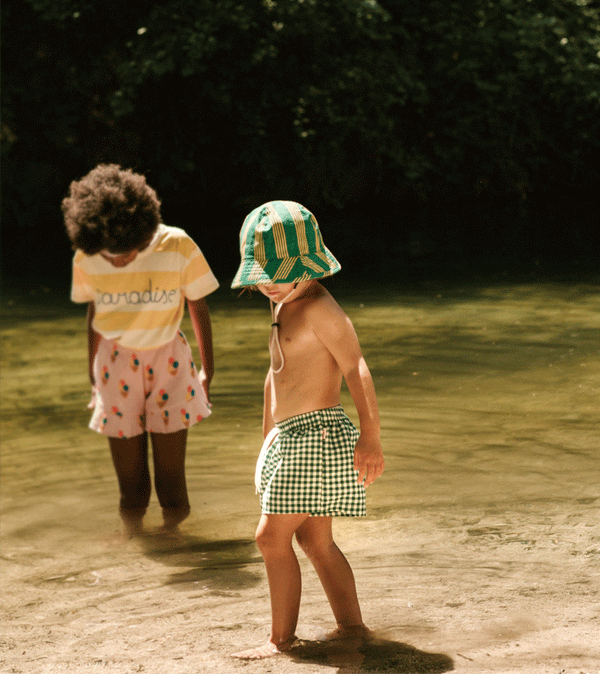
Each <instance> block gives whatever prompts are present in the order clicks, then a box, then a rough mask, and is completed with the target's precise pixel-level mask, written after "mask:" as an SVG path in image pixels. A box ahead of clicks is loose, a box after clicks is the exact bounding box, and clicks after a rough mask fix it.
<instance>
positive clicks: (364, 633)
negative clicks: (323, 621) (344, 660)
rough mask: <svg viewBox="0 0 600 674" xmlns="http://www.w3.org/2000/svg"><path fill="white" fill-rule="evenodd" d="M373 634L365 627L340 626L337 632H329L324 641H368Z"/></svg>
mask: <svg viewBox="0 0 600 674" xmlns="http://www.w3.org/2000/svg"><path fill="white" fill-rule="evenodd" d="M371 636H373V633H372V632H371V630H370V629H369V628H368V627H367V626H366V625H350V626H347V627H344V626H340V627H338V628H337V630H333V632H329V634H327V635H326V636H325V641H339V640H341V639H368V638H369V637H371Z"/></svg>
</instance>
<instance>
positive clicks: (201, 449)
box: [1, 284, 600, 672]
mask: <svg viewBox="0 0 600 674" xmlns="http://www.w3.org/2000/svg"><path fill="white" fill-rule="evenodd" d="M334 294H336V296H337V297H338V298H339V300H340V303H341V304H342V305H343V306H344V308H345V309H346V311H347V312H348V314H349V315H350V317H351V318H352V319H353V322H354V323H355V326H356V329H357V332H358V334H359V337H360V340H361V343H362V345H363V351H364V353H365V356H366V359H367V362H368V363H369V366H370V367H371V369H372V372H373V375H374V379H375V384H376V387H377V392H378V398H379V403H380V408H381V418H382V439H383V444H384V451H385V452H386V472H385V474H384V476H383V477H382V478H381V479H380V480H379V481H378V482H377V483H376V484H375V485H374V486H373V487H371V488H370V489H369V496H368V507H369V513H370V516H369V517H368V518H367V519H366V520H364V521H360V522H356V521H352V522H346V521H344V522H336V529H337V532H338V533H337V534H336V538H337V540H338V541H339V543H340V546H341V547H342V549H343V550H344V552H345V553H346V554H347V556H348V557H349V559H350V561H351V564H352V566H353V568H354V569H355V573H356V576H357V582H358V584H359V595H360V596H361V602H362V604H363V609H364V612H365V620H366V622H367V624H368V625H369V626H370V627H377V628H382V629H385V631H386V634H390V635H393V638H394V639H396V641H392V640H389V641H388V640H385V639H381V640H379V641H374V642H372V643H369V644H362V645H361V647H360V648H358V649H354V650H352V648H350V649H345V647H343V646H342V645H340V644H335V643H334V644H332V643H326V644H324V643H322V642H313V641H304V642H302V644H301V645H300V646H299V647H298V650H297V652H296V653H295V655H294V657H296V658H297V659H298V661H301V660H303V661H306V662H314V663H322V664H323V665H324V666H325V665H326V666H333V667H338V668H340V670H343V667H345V666H346V664H345V663H344V658H346V657H348V658H350V660H352V662H353V664H352V666H355V667H359V670H358V671H397V672H408V671H415V672H420V671H422V672H442V671H447V669H448V668H449V667H450V665H451V660H450V657H449V656H447V655H436V653H440V652H444V653H446V652H449V651H450V652H452V653H454V654H455V655H456V654H458V655H460V653H466V652H469V653H470V655H469V656H468V657H467V661H468V660H469V658H470V659H471V660H473V659H475V660H476V658H477V653H478V651H477V649H479V648H483V647H484V645H485V648H486V649H487V651H486V652H490V649H492V648H494V647H495V646H494V645H495V644H496V645H497V644H501V643H503V640H505V641H506V640H507V639H513V640H514V641H517V640H523V639H526V638H527V635H528V634H533V633H536V632H539V631H540V630H543V629H545V627H546V626H549V625H553V624H555V623H557V622H558V623H560V622H561V620H563V618H562V614H561V613H560V607H561V606H566V605H568V606H569V611H570V617H569V622H570V623H574V622H577V620H579V619H585V616H586V610H587V609H586V608H585V607H586V606H589V604H590V597H591V596H592V594H593V592H594V590H593V588H594V578H595V576H594V573H593V568H594V567H593V563H594V562H595V563H596V564H597V562H598V560H599V559H600V545H599V542H600V532H598V531H597V524H598V517H597V509H598V505H599V504H600V489H599V486H598V482H599V480H598V464H597V451H598V446H599V443H598V430H597V423H598V399H599V398H598V393H599V390H600V384H599V383H598V382H599V381H600V300H599V299H598V298H599V295H598V287H597V286H596V285H588V286H585V285H571V286H567V285H559V284H548V285H543V284H539V285H528V286H514V287H511V286H506V287H490V288H464V289H456V288H454V289H451V290H448V289H444V288H441V287H440V288H433V287H432V288H431V289H430V290H428V291H423V292H414V293H408V292H404V293H401V292H397V291H390V290H389V289H387V290H383V291H382V290H381V289H379V290H377V291H374V290H368V289H366V290H364V291H362V290H361V291H357V292H352V293H344V292H343V288H342V291H341V292H338V291H334ZM10 301H12V302H13V303H12V305H9V302H10ZM2 308H3V321H2V325H3V329H2V340H3V343H2V351H1V358H2V363H1V365H2V454H1V461H2V512H3V526H2V557H3V559H2V563H3V565H4V567H5V572H4V573H3V577H4V587H5V589H7V590H8V592H5V598H6V600H7V602H8V604H9V605H11V606H13V611H14V616H15V621H17V622H15V623H14V624H15V625H16V627H15V628H14V630H15V632H14V634H15V635H16V636H15V637H14V639H15V643H17V642H19V640H20V639H22V638H25V637H26V636H27V635H25V633H24V632H22V631H19V630H20V629H22V628H21V627H19V625H21V623H22V622H23V621H25V623H27V624H29V623H30V624H32V625H38V624H39V625H41V626H43V625H45V624H46V623H47V621H49V620H50V621H51V620H55V616H63V617H60V620H62V621H64V624H65V625H70V624H73V625H74V626H75V627H77V625H78V624H81V625H86V626H89V625H93V626H95V627H94V629H95V630H96V631H97V632H98V634H102V630H103V629H105V628H106V629H107V630H108V629H109V628H110V629H112V630H113V631H114V630H117V631H118V630H120V627H121V626H122V625H123V624H127V625H128V626H133V625H135V624H137V623H135V619H136V616H138V617H139V616H144V620H147V621H153V620H154V621H158V620H159V617H157V616H158V614H157V610H156V609H155V605H156V604H157V602H158V603H160V602H164V601H167V602H175V601H176V599H175V597H174V595H173V593H175V594H176V595H177V596H179V597H181V596H183V595H185V594H186V593H187V592H190V591H193V594H192V595H191V598H190V601H189V602H188V604H189V606H187V607H186V611H188V612H190V615H195V612H196V611H197V610H198V605H199V603H200V605H201V607H202V610H203V611H204V612H205V613H207V614H208V615H211V616H212V617H211V618H210V620H212V622H211V623H210V624H211V625H212V630H213V632H214V630H223V635H224V636H223V639H225V638H228V639H230V641H231V649H230V650H231V652H233V651H234V650H236V647H237V648H239V646H240V644H245V643H248V642H249V639H248V634H244V635H240V634H237V635H235V637H231V635H229V636H228V630H229V631H231V630H245V631H246V632H252V634H255V635H256V643H260V640H262V639H263V638H264V635H265V629H266V623H267V622H268V614H269V610H268V592H267V590H266V586H265V580H264V570H263V566H262V562H261V560H260V556H259V555H258V552H257V550H256V547H255V545H254V542H253V532H254V529H255V526H256V523H257V520H258V514H259V512H258V502H257V498H256V496H255V494H254V487H253V474H254V462H255V459H256V455H257V452H258V450H259V448H260V445H261V437H260V428H261V407H262V382H263V379H264V375H265V373H266V370H267V367H268V352H267V348H266V344H267V338H268V331H269V317H268V308H267V307H266V305H265V303H264V302H263V301H262V298H251V299H248V298H233V297H231V298H230V297H227V296H226V293H223V295H222V296H220V297H219V296H218V295H217V296H216V298H215V299H213V300H212V301H211V309H212V317H213V331H214V339H215V361H216V377H215V381H214V385H213V388H212V402H213V404H214V413H213V415H212V417H211V418H209V419H208V420H206V421H205V422H202V423H201V424H199V425H198V426H196V427H195V428H194V429H193V430H192V431H191V432H190V436H189V443H188V460H187V477H188V487H189V493H190V499H191V502H192V515H191V517H190V519H189V520H188V521H186V522H185V523H184V526H183V527H182V534H181V537H180V538H179V539H176V540H167V539H164V538H161V537H160V536H158V535H155V534H152V533H151V532H152V531H153V529H154V527H156V526H157V525H158V524H160V512H159V510H160V509H159V508H158V504H157V503H156V499H155V498H153V499H152V502H151V508H150V510H149V513H148V515H147V525H148V528H149V531H150V533H149V534H148V535H146V536H144V537H142V538H140V539H138V540H136V541H130V542H127V543H125V544H124V543H123V542H122V541H121V540H120V539H119V540H118V539H117V536H116V533H117V531H118V528H119V526H120V521H119V517H118V513H117V501H118V495H117V483H116V479H115V477H114V475H113V470H112V465H111V463H110V457H109V453H108V448H107V443H106V440H105V439H104V438H102V437H100V436H97V435H96V434H94V433H93V432H91V431H89V430H88V429H87V423H88V411H87V410H86V404H87V401H88V390H87V385H86V372H87V366H86V338H85V319H84V315H83V313H82V310H81V308H78V307H74V306H69V305H67V304H66V303H65V304H64V305H60V304H52V303H39V302H36V301H35V298H33V300H30V301H28V300H27V298H24V297H16V296H15V297H14V298H12V300H11V299H10V298H8V299H7V297H6V295H5V297H4V299H3V307H2ZM186 327H187V331H188V333H190V334H191V331H190V328H189V325H187V326H186V324H185V323H184V328H186ZM343 402H344V404H345V406H346V408H347V411H348V413H349V416H350V417H351V418H353V419H354V420H355V421H357V417H356V414H355V412H354V409H353V406H352V404H351V400H350V398H349V396H348V394H347V393H344V398H343ZM301 563H304V562H303V561H301ZM303 577H304V578H305V579H306V587H305V592H304V594H303V605H302V609H301V623H302V621H304V622H303V623H302V624H301V627H303V628H304V629H305V630H306V626H307V625H308V626H309V629H310V627H311V626H315V625H316V626H319V627H320V626H327V627H330V626H331V622H330V621H331V617H330V615H329V613H328V608H327V604H326V600H325V599H324V597H323V595H322V590H321V588H320V587H319V586H318V583H317V582H316V581H314V574H313V573H312V570H311V569H308V571H307V572H306V573H304V574H303ZM569 578H571V579H572V580H571V581H568V580H567V579H569ZM596 580H597V578H596ZM596 587H597V585H596ZM153 593H158V594H159V595H160V599H158V600H157V599H155V598H154V594H153ZM542 597H553V598H554V603H553V604H552V606H555V607H556V608H553V609H549V608H548V606H547V605H546V604H544V605H543V606H542V605H541V604H539V602H540V601H541V600H542V599H541V598H542ZM11 602H12V604H11ZM25 606H26V607H28V608H23V607H25ZM132 606H133V607H134V608H131V607H132ZM63 607H66V608H64V610H63ZM224 607H225V608H224ZM161 610H162V609H161ZM169 611H170V612H169ZM211 612H212V613H211ZM163 613H164V615H163V614H161V615H160V620H163V621H176V620H178V618H177V616H178V615H180V613H181V611H178V610H177V608H176V607H173V608H171V609H169V610H167V609H164V612H163ZM167 614H168V615H167ZM11 615H13V614H11ZM203 616H204V617H203V620H205V621H206V620H208V618H206V616H205V615H204V614H203ZM17 619H18V620H17ZM19 621H20V622H19ZM128 621H129V622H128ZM25 623H23V624H25ZM9 624H11V625H12V624H13V621H12V620H11V621H9ZM152 624H154V623H152ZM327 627H326V628H325V629H327ZM36 629H37V628H36ZM156 629H160V624H158V623H157V625H156ZM33 636H35V637H36V639H37V640H38V641H39V642H40V643H42V644H43V643H44V639H45V636H44V634H42V633H40V634H37V633H35V634H34V633H31V638H33ZM299 636H303V635H302V632H300V633H299ZM121 637H122V638H123V639H125V636H122V634H121V632H120V631H119V638H121ZM190 639H191V637H190ZM405 642H406V643H414V644H418V645H419V646H420V650H417V649H414V648H413V647H412V646H408V645H406V643H405ZM549 643H551V641H549ZM490 644H491V645H490ZM517 646H518V644H517ZM517 646H514V648H513V650H515V652H516V651H517V650H518V649H517ZM90 647H91V646H90V644H89V643H88V642H84V641H82V642H81V648H82V653H85V649H86V648H88V649H89V648H90ZM127 647H128V646H127V642H124V644H123V648H127ZM190 648H192V646H190ZM224 648H225V647H224ZM469 649H471V650H469ZM82 657H83V656H82ZM461 657H462V656H461ZM359 660H360V663H359ZM82 662H83V660H82ZM83 666H84V665H82V667H83ZM86 666H87V665H86ZM582 666H583V665H582ZM411 667H412V669H411ZM419 667H420V669H419ZM444 668H445V669H444ZM559 669H560V667H559V668H558V669H557V671H558V670H559ZM57 671H58V670H57ZM64 671H71V670H68V669H65V670H64ZM73 671H76V670H73ZM82 671H83V670H82ZM115 671H117V670H115ZM119 671H120V670H119ZM127 671H134V670H127ZM140 671H141V670H140ZM182 671H183V670H182Z"/></svg>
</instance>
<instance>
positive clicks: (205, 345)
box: [186, 297, 215, 401]
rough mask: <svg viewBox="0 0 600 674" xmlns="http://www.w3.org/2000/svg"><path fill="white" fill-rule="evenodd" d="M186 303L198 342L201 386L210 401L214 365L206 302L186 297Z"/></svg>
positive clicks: (201, 299)
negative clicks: (202, 375) (201, 375)
mask: <svg viewBox="0 0 600 674" xmlns="http://www.w3.org/2000/svg"><path fill="white" fill-rule="evenodd" d="M186 303H187V308H188V311H189V312H190V320H191V322H192V329H193V330H194V335H195V337H196V342H198V349H199V350H200V359H201V360H202V369H203V371H204V378H203V379H202V386H203V388H204V392H205V393H206V397H207V398H208V400H209V401H210V396H209V388H210V383H211V382H212V378H213V375H214V371H215V366H214V359H213V341H212V326H211V323H210V313H209V311H208V304H207V303H206V300H205V299H204V298H203V297H202V298H200V299H199V300H190V299H187V298H186Z"/></svg>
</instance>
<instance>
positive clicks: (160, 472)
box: [109, 429, 190, 535]
mask: <svg viewBox="0 0 600 674" xmlns="http://www.w3.org/2000/svg"><path fill="white" fill-rule="evenodd" d="M186 443H187V429H183V430H181V431H177V432H175V433H152V454H153V459H154V483H155V487H156V493H157V495H158V500H159V502H160V505H161V506H162V510H163V518H164V527H165V529H175V528H176V527H177V525H178V524H179V523H180V522H182V521H183V520H184V519H185V518H186V517H187V516H188V515H189V514H190V502H189V499H188V494H187V486H186V481H185V450H186ZM109 445H110V451H111V454H112V460H113V465H114V467H115V471H116V473H117V479H118V482H119V490H120V492H121V499H120V502H119V512H120V514H121V518H122V520H123V522H124V524H125V529H126V532H127V533H128V534H129V535H135V534H137V533H140V532H141V531H142V519H143V517H144V515H145V514H146V509H147V508H148V503H149V502H150V492H151V483H150V471H149V468H148V436H147V434H146V433H143V434H141V435H136V436H135V437H133V438H109Z"/></svg>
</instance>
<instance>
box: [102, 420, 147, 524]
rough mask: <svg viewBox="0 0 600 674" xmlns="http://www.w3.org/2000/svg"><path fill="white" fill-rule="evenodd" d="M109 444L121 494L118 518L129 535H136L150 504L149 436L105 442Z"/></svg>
mask: <svg viewBox="0 0 600 674" xmlns="http://www.w3.org/2000/svg"><path fill="white" fill-rule="evenodd" d="M108 443H109V446H110V452H111V455H112V460H113V465H114V467H115V471H116V473H117V480H118V481H119V490H120V492H121V500H120V503H119V512H120V514H121V518H122V520H123V523H124V524H125V527H126V529H127V532H128V533H129V534H135V533H139V532H140V531H141V529H142V518H143V517H144V515H145V514H146V509H147V508H148V503H149V502H150V491H151V485H150V472H149V470H148V436H147V435H146V433H143V434H141V435H136V436H135V437H133V438H108Z"/></svg>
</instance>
